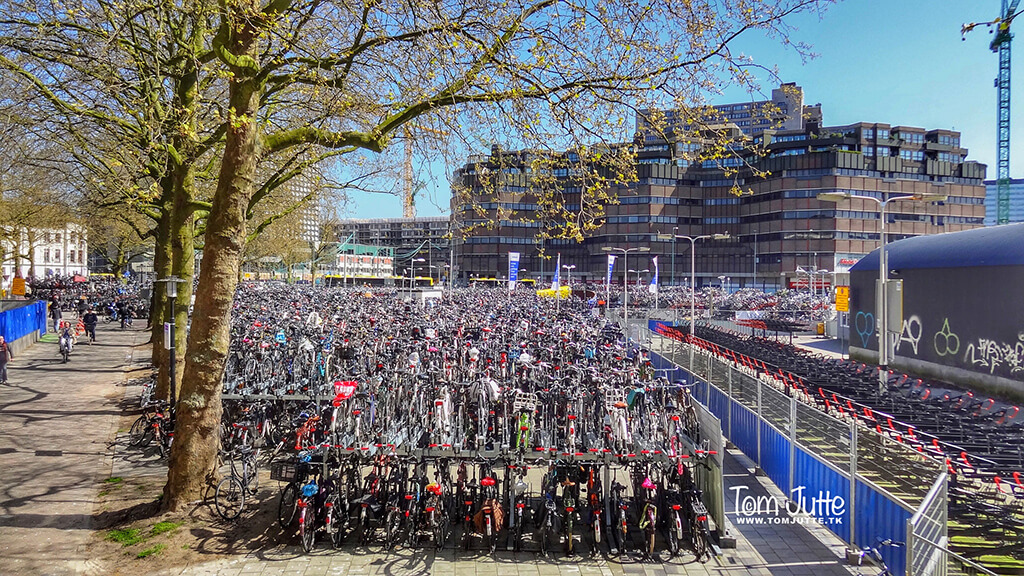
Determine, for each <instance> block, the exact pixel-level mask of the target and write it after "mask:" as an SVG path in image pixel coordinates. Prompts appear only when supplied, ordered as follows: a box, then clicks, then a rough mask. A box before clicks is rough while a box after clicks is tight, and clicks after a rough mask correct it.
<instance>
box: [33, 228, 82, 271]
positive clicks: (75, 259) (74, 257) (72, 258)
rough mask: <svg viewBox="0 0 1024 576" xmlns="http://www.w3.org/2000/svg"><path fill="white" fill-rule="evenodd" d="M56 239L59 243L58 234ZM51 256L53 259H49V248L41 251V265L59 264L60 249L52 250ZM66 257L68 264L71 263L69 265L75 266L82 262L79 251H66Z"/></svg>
mask: <svg viewBox="0 0 1024 576" xmlns="http://www.w3.org/2000/svg"><path fill="white" fill-rule="evenodd" d="M57 237H58V239H57V240H56V241H57V242H60V234H58V235H57ZM52 256H53V259H51V258H50V257H51V252H50V249H49V248H44V249H43V263H50V262H54V263H60V248H56V249H54V250H53V252H52ZM67 256H68V262H69V263H71V264H75V263H79V264H81V263H83V262H84V260H83V256H82V251H81V250H68V252H67Z"/></svg>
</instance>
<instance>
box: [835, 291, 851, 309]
mask: <svg viewBox="0 0 1024 576" xmlns="http://www.w3.org/2000/svg"><path fill="white" fill-rule="evenodd" d="M849 311H850V287H849V286H836V312H849Z"/></svg>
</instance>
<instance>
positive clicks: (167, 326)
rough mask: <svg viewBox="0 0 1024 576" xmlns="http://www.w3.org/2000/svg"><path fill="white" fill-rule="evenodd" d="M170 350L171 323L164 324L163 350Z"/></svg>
mask: <svg viewBox="0 0 1024 576" xmlns="http://www.w3.org/2000/svg"><path fill="white" fill-rule="evenodd" d="M170 349H171V323H170V322H164V350H170Z"/></svg>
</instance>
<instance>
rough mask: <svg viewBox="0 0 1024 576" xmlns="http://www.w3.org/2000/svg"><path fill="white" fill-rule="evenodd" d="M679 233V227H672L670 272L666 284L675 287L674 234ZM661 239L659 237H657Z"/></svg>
mask: <svg viewBox="0 0 1024 576" xmlns="http://www.w3.org/2000/svg"><path fill="white" fill-rule="evenodd" d="M677 232H679V226H673V227H672V271H671V272H670V273H669V279H668V283H669V285H671V286H675V285H676V233H677ZM658 237H659V238H661V235H658Z"/></svg>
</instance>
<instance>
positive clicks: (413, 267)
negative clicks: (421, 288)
mask: <svg viewBox="0 0 1024 576" xmlns="http://www.w3.org/2000/svg"><path fill="white" fill-rule="evenodd" d="M426 261H427V259H426V258H413V259H412V286H411V287H410V289H412V288H415V287H416V263H417V262H426Z"/></svg>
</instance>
